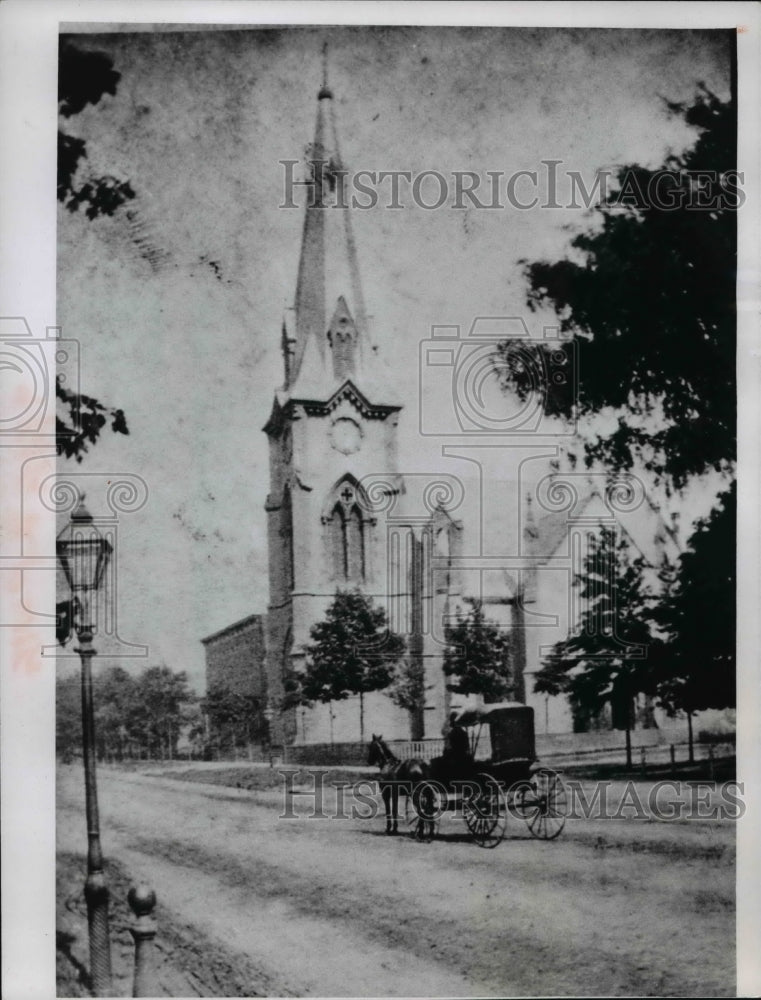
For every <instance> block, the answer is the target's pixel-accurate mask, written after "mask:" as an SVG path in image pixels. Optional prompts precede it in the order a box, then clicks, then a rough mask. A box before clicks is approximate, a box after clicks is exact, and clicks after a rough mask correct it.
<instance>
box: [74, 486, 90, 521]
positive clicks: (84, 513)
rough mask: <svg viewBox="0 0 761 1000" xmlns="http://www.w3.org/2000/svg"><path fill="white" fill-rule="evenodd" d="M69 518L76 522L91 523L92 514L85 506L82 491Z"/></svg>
mask: <svg viewBox="0 0 761 1000" xmlns="http://www.w3.org/2000/svg"><path fill="white" fill-rule="evenodd" d="M71 520H72V521H76V522H77V523H78V524H92V514H91V513H90V511H89V510H88V509H87V507H85V494H84V493H82V492H80V494H79V499H78V500H77V505H76V507H75V508H74V510H73V512H72V515H71Z"/></svg>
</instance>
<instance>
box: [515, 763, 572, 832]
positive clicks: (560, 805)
mask: <svg viewBox="0 0 761 1000" xmlns="http://www.w3.org/2000/svg"><path fill="white" fill-rule="evenodd" d="M514 807H515V811H516V812H517V814H518V815H519V816H521V817H522V818H523V819H524V820H525V821H526V826H527V827H528V828H529V832H530V833H531V835H532V836H533V837H537V838H538V839H539V840H554V839H555V837H557V836H559V834H560V833H561V832H562V830H563V827H564V826H565V817H566V812H567V811H568V796H567V794H566V789H565V785H564V784H563V780H562V778H561V777H560V775H559V774H558V773H557V772H556V771H553V770H551V769H550V768H548V767H545V768H542V770H541V771H537V772H536V774H534V775H533V776H532V778H531V780H530V781H527V782H524V783H522V784H521V786H520V787H519V788H518V789H516V793H515V802H514Z"/></svg>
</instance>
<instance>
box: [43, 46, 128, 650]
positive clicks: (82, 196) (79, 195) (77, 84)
mask: <svg viewBox="0 0 761 1000" xmlns="http://www.w3.org/2000/svg"><path fill="white" fill-rule="evenodd" d="M119 78H120V74H119V73H117V72H116V71H115V70H114V69H113V62H112V60H111V59H110V58H109V57H108V56H107V55H106V54H105V53H103V52H84V51H82V50H80V49H78V48H76V46H74V45H73V44H72V42H71V41H70V40H69V39H67V38H66V37H62V39H61V51H60V57H59V61H58V112H59V114H60V115H61V116H62V117H63V118H70V117H71V116H72V115H76V114H79V112H81V111H82V110H83V109H84V108H85V107H86V106H87V105H88V104H93V105H94V104H97V103H98V102H99V101H100V99H101V98H102V97H103V95H104V94H111V95H114V94H116V85H117V83H118V81H119ZM86 159H87V145H86V143H85V141H84V140H83V139H79V138H77V137H76V136H73V135H69V134H68V133H65V132H63V131H62V130H60V129H59V131H58V200H59V201H60V202H61V203H62V204H63V205H65V206H66V208H68V209H69V211H71V212H75V211H77V209H78V208H79V207H80V206H84V207H85V214H86V215H87V217H88V219H95V218H97V217H98V216H99V215H113V214H114V212H115V211H116V209H117V208H118V207H119V206H120V205H122V204H123V203H124V202H125V201H126V200H128V199H130V198H134V197H135V192H134V191H133V190H132V187H131V185H130V184H129V182H128V181H118V180H116V179H115V178H114V177H108V176H107V177H94V176H92V175H91V174H90V175H88V176H86V177H85V178H83V179H81V180H80V181H79V182H78V181H77V180H76V177H77V174H78V173H79V172H80V164H81V161H83V160H86ZM56 401H57V412H56V452H57V453H58V454H59V455H63V456H64V457H65V458H76V460H77V461H78V462H81V461H82V457H83V455H84V454H85V452H86V451H87V450H88V442H89V443H90V444H95V442H96V441H97V440H98V437H99V435H100V432H101V430H102V429H103V427H105V425H106V423H107V422H108V421H109V420H110V421H111V429H112V430H113V431H114V432H115V433H118V434H129V430H128V429H127V422H126V420H125V417H124V412H123V411H122V410H120V409H116V408H114V407H110V406H104V405H103V404H102V403H99V402H98V400H97V399H93V397H92V396H86V395H84V394H83V393H78V392H74V391H72V390H71V389H65V388H64V387H63V386H62V385H61V384H60V383H59V382H58V381H56ZM65 610H66V609H64V608H61V611H62V612H65ZM59 641H61V640H60V639H59ZM63 641H64V642H65V639H64V640H63ZM62 644H63V643H62Z"/></svg>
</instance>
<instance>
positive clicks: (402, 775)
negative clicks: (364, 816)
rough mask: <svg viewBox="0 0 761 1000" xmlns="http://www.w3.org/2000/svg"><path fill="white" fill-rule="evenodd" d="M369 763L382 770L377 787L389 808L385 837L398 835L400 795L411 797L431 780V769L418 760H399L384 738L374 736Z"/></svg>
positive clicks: (368, 755) (387, 809) (426, 763)
mask: <svg viewBox="0 0 761 1000" xmlns="http://www.w3.org/2000/svg"><path fill="white" fill-rule="evenodd" d="M367 763H368V764H369V765H370V766H371V767H376V766H377V767H379V768H380V777H379V778H378V787H379V788H380V792H381V796H382V797H383V804H384V805H385V807H386V833H388V834H392V835H393V834H396V833H398V832H399V825H398V824H399V792H402V793H403V794H404V795H412V794H413V792H414V790H415V787H416V786H417V785H419V784H420V783H421V782H422V781H425V780H426V779H427V778H428V777H429V776H430V773H431V768H430V765H429V764H428V762H427V761H424V760H420V759H419V758H417V757H414V758H412V759H411V760H399V758H398V757H395V756H394V754H393V753H392V752H391V751H390V750H389V748H388V746H387V744H386V741H385V740H384V739H383V737H382V736H376V735H375V733H373V738H372V741H371V743H370V749H369V752H368V754H367Z"/></svg>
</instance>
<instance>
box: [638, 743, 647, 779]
mask: <svg viewBox="0 0 761 1000" xmlns="http://www.w3.org/2000/svg"><path fill="white" fill-rule="evenodd" d="M639 767H640V770H641V771H642V777H643V778H646V777H647V753H646V750H645V748H644V747H640V748H639Z"/></svg>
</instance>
